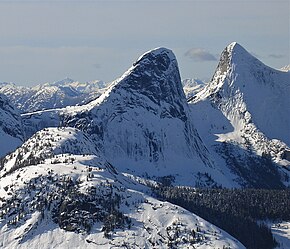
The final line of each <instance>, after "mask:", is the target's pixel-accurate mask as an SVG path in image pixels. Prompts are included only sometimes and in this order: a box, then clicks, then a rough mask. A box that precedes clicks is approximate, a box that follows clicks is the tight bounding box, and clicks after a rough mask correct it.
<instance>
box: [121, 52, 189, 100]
mask: <svg viewBox="0 0 290 249" xmlns="http://www.w3.org/2000/svg"><path fill="white" fill-rule="evenodd" d="M115 86H116V88H118V89H119V88H122V89H125V90H127V91H130V92H135V91H137V92H138V93H139V94H142V95H146V96H147V97H148V98H149V99H150V100H152V101H153V102H154V103H157V104H160V101H166V102H169V103H172V102H174V101H175V100H176V99H180V98H181V99H185V95H184V92H183V90H182V84H181V79H180V74H179V69H178V64H177V60H176V58H175V55H174V54H173V52H172V51H171V50H169V49H166V48H156V49H153V50H150V51H148V52H146V53H144V54H143V55H142V56H140V57H139V58H138V59H137V61H136V62H135V63H134V64H133V66H132V67H131V68H130V69H129V70H128V71H127V72H125V73H124V75H123V76H122V77H121V78H119V79H118V80H116V82H115Z"/></svg>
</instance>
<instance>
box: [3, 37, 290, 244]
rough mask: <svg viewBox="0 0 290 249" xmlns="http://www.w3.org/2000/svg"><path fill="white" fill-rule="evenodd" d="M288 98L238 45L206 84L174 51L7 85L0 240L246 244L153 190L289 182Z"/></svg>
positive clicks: (286, 77)
mask: <svg viewBox="0 0 290 249" xmlns="http://www.w3.org/2000/svg"><path fill="white" fill-rule="evenodd" d="M5 95H6V96H5ZM289 96H290V73H289V71H286V70H285V69H283V70H275V69H272V68H270V67H268V66H266V65H264V64H263V63H262V62H260V61H259V60H258V59H256V58H255V57H253V56H252V55H250V54H249V53H248V52H247V51H246V50H245V49H244V48H243V47H242V46H240V45H239V44H237V43H232V44H230V45H229V46H227V47H226V48H225V50H224V51H223V52H222V54H221V59H220V62H219V64H218V66H217V69H216V71H215V73H214V76H213V78H212V80H211V81H210V82H208V83H204V82H202V81H200V80H197V79H195V80H193V79H186V80H183V81H182V80H181V78H180V73H179V68H178V63H177V60H176V57H175V55H174V54H173V52H172V51H171V50H169V49H166V48H157V49H153V50H150V51H148V52H146V53H145V54H143V55H142V56H140V57H139V58H138V59H137V60H136V62H134V63H133V65H132V67H131V68H129V69H128V70H127V71H126V72H125V73H124V74H123V75H122V76H121V77H120V78H119V79H116V80H115V81H113V82H112V83H111V84H109V85H108V84H105V83H104V82H102V81H95V82H87V83H80V82H77V81H73V80H71V79H68V78H67V79H65V80H63V81H59V82H54V83H46V84H43V85H39V86H36V87H32V88H24V87H18V86H16V85H13V84H11V83H2V84H1V85H0V114H1V116H0V156H1V157H2V158H1V159H0V248H2V247H3V248H39V247H43V248H118V247H119V248H231V249H233V248H245V246H244V245H243V244H242V243H240V242H239V241H237V240H236V239H235V238H233V237H232V236H231V235H229V234H228V233H227V232H225V231H223V230H222V229H220V228H218V227H216V226H214V225H213V224H211V223H210V222H208V221H205V220H204V219H202V218H200V217H198V216H197V215H195V214H193V213H191V212H189V211H187V210H185V209H183V208H181V207H179V206H177V205H174V204H171V203H169V202H167V201H165V200H162V199H160V198H159V199H157V197H156V195H155V194H154V191H153V190H152V189H154V188H158V187H161V186H188V187H193V188H238V189H241V188H253V189H281V190H284V189H286V188H287V187H289V186H290V179H289V177H290V168H289V167H290V148H289V146H290V137H289V134H290V133H289V127H290V118H289V117H290V115H289V114H290V109H289V108H290V102H289V101H290V98H289ZM20 113H21V114H20ZM273 231H274V230H273ZM279 236H280V235H279ZM287 236H288V235H287ZM253 248H254V247H253Z"/></svg>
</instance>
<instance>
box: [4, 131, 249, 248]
mask: <svg viewBox="0 0 290 249" xmlns="http://www.w3.org/2000/svg"><path fill="white" fill-rule="evenodd" d="M52 134H56V135H55V136H52ZM79 145H82V146H81V147H83V148H82V149H83V150H85V149H87V150H86V151H80V150H79V149H77V150H76V148H78V147H79ZM28 147H30V148H32V150H33V151H34V152H35V157H36V154H37V153H38V156H43V155H44V154H45V153H46V154H47V155H49V154H50V153H53V154H54V156H53V157H50V156H48V159H46V160H45V161H42V162H35V163H34V165H27V166H26V167H19V168H14V170H13V171H11V170H10V172H8V173H7V171H6V174H2V172H3V171H4V170H5V168H4V169H1V170H0V172H1V175H2V177H1V178H0V195H1V199H0V245H1V247H5V248H16V247H17V248H35V247H39V246H41V247H42V248H51V247H58V248H66V247H68V248H76V247H77V248H78V247H81V248H95V247H96V246H97V247H98V248H112V246H116V247H122V246H124V245H126V246H127V247H129V248H131V247H134V248H146V247H149V248H151V247H154V248H164V246H166V247H170V246H171V245H174V246H175V248H184V247H189V248H190V247H193V246H194V248H217V247H221V248H222V247H230V248H244V247H243V245H241V244H240V243H239V242H238V241H236V240H235V239H234V238H232V237H231V236H230V235H228V234H227V233H225V232H224V231H222V230H221V229H218V228H217V227H215V226H213V225H211V224H210V223H208V222H207V221H205V220H203V219H201V218H200V217H198V216H196V215H194V214H192V213H190V212H188V211H186V210H184V209H182V208H180V207H178V206H176V205H173V204H170V203H167V202H161V201H158V200H156V199H154V198H152V197H150V196H148V194H146V192H147V193H149V192H150V189H149V188H148V187H146V186H144V185H141V184H139V183H137V182H134V178H129V177H128V176H127V175H123V174H120V173H118V172H117V171H116V170H115V169H114V167H113V166H112V165H111V164H109V163H108V162H107V161H106V160H103V159H102V157H100V156H97V155H94V154H97V153H98V152H97V151H95V150H94V149H92V150H90V148H91V144H90V141H89V139H88V138H87V137H86V136H85V135H84V134H83V133H82V132H80V131H78V130H76V129H73V128H61V129H57V128H50V129H45V130H42V131H40V132H39V133H37V134H36V135H35V136H34V137H33V138H31V139H29V140H28V141H27V142H26V143H25V144H23V145H22V146H21V147H20V148H19V149H18V150H17V152H18V156H16V154H15V153H13V154H11V155H8V156H7V158H8V161H7V164H10V163H13V162H15V158H16V157H17V158H18V159H19V152H20V151H23V152H25V153H24V154H23V155H22V157H23V158H25V157H26V156H27V153H28V154H29V153H30V152H29V151H28ZM63 153H65V154H63ZM40 154H41V155H40ZM15 156H16V157H15ZM7 164H6V166H7ZM6 166H5V167H6Z"/></svg>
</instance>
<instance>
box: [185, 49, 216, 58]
mask: <svg viewBox="0 0 290 249" xmlns="http://www.w3.org/2000/svg"><path fill="white" fill-rule="evenodd" d="M184 56H186V57H188V58H190V59H192V60H195V61H217V57H216V56H214V55H213V54H211V53H210V52H208V51H206V50H205V49H203V48H192V49H190V50H188V51H187V52H185V54H184Z"/></svg>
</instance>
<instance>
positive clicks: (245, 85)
mask: <svg viewBox="0 0 290 249" xmlns="http://www.w3.org/2000/svg"><path fill="white" fill-rule="evenodd" d="M289 95H290V78H289V73H286V72H281V71H277V70H275V69H271V68H269V67H267V66H265V65H264V64H263V63H262V62H260V61H259V60H258V59H256V58H255V57H253V56H252V55H250V54H249V53H248V52H247V51H246V50H245V49H244V48H242V47H241V46H240V45H239V44H237V43H232V44H230V45H229V46H228V47H227V48H226V49H225V50H224V51H223V52H222V55H221V60H220V62H219V65H218V67H217V70H216V72H215V74H214V76H213V78H212V81H211V82H210V83H209V84H208V85H206V86H205V87H204V88H203V89H202V90H201V91H200V92H198V93H197V94H196V95H195V96H194V97H193V98H191V99H190V103H191V110H192V112H193V115H194V116H193V117H194V118H195V120H196V126H197V127H198V131H199V133H200V134H201V137H202V138H203V139H204V140H205V143H206V144H207V145H209V147H211V148H214V152H215V153H216V155H217V156H216V158H220V155H221V156H222V159H220V164H228V165H231V169H232V170H233V171H234V172H236V174H237V175H240V177H241V178H246V179H247V181H248V182H249V181H250V182H251V184H250V186H252V187H255V186H259V185H260V186H264V187H267V185H268V184H269V186H268V187H271V186H272V187H274V185H275V186H276V187H277V185H276V184H277V183H279V182H281V181H284V182H285V184H287V185H288V184H289V182H288V180H287V178H288V176H287V175H288V171H287V170H286V171H284V170H283V171H284V172H280V173H279V172H275V171H276V170H275V168H276V166H275V165H274V164H273V163H272V162H271V159H272V160H274V162H275V163H278V164H280V165H281V166H287V165H288V166H289V161H287V160H285V159H286V158H287V155H288V153H289V152H288V151H289V147H288V146H289V143H290V134H289V127H290V118H289V117H290V116H289V115H287V113H290V109H289V107H290V99H289ZM197 119H198V120H197ZM287 144H288V145H287ZM217 160H218V159H217ZM288 160H289V159H288ZM223 161H224V162H223ZM243 165H244V166H243ZM281 169H282V168H279V170H281ZM252 172H253V174H252ZM265 173H266V175H265ZM267 173H269V174H268V175H267ZM280 175H281V176H280ZM273 176H274V177H273ZM251 178H252V179H251ZM271 178H272V179H271ZM279 178H280V179H279ZM273 179H275V180H273ZM240 180H241V179H240ZM243 181H244V180H242V182H243ZM247 181H246V182H247ZM275 182H276V184H274V183H275ZM245 184H246V185H247V183H245ZM272 184H274V185H272ZM278 185H279V184H278Z"/></svg>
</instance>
